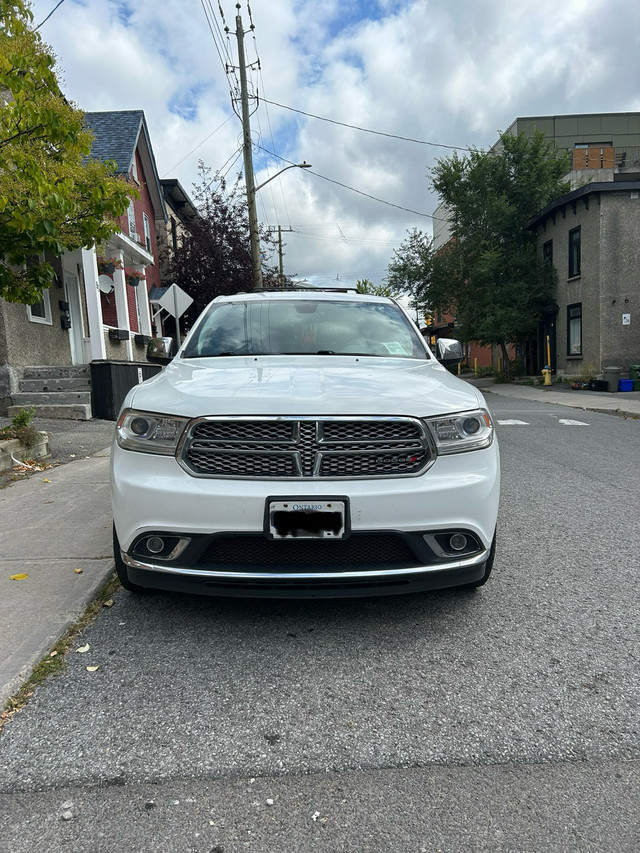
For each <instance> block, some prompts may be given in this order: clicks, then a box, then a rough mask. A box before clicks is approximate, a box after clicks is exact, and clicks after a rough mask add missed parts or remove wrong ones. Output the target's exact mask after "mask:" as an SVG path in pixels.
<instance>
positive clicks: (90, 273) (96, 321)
mask: <svg viewBox="0 0 640 853" xmlns="http://www.w3.org/2000/svg"><path fill="white" fill-rule="evenodd" d="M82 274H83V277H84V292H85V298H86V301H87V318H88V321H89V344H90V347H91V360H92V361H96V360H101V359H105V358H106V357H107V350H106V347H105V345H104V323H103V320H102V305H101V304H100V289H99V287H98V259H97V256H96V253H95V250H94V249H82Z"/></svg>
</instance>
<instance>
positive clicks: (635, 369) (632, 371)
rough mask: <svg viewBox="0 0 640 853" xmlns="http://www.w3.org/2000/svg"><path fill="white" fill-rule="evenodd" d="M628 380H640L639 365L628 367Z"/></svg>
mask: <svg viewBox="0 0 640 853" xmlns="http://www.w3.org/2000/svg"><path fill="white" fill-rule="evenodd" d="M629 379H640V364H630V365H629Z"/></svg>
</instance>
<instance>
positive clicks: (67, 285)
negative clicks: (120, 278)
mask: <svg viewBox="0 0 640 853" xmlns="http://www.w3.org/2000/svg"><path fill="white" fill-rule="evenodd" d="M64 291H65V297H66V301H67V302H68V303H69V319H70V320H71V328H70V329H69V347H70V349H71V363H72V364H84V363H85V362H84V351H83V346H82V339H83V336H84V332H83V328H82V303H81V302H80V288H79V286H78V276H76V275H72V274H71V273H65V276H64Z"/></svg>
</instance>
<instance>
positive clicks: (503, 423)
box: [498, 420, 529, 426]
mask: <svg viewBox="0 0 640 853" xmlns="http://www.w3.org/2000/svg"><path fill="white" fill-rule="evenodd" d="M498 423H499V424H500V426H529V423H528V421H516V420H508V421H498Z"/></svg>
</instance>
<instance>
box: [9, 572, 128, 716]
mask: <svg viewBox="0 0 640 853" xmlns="http://www.w3.org/2000/svg"><path fill="white" fill-rule="evenodd" d="M119 589H120V581H119V580H118V578H117V576H116V575H115V574H114V575H113V576H112V577H110V578H109V580H108V581H107V582H106V583H105V584H104V586H103V587H102V589H101V590H100V591H99V592H98V593H97V595H96V597H95V598H94V599H93V601H92V602H91V604H89V606H88V607H87V609H86V610H85V612H84V613H83V614H82V616H81V617H80V618H79V619H78V621H77V622H75V623H74V624H73V625H72V626H71V627H70V628H69V630H68V631H67V633H66V634H65V635H64V636H63V637H61V638H60V639H59V640H58V642H57V643H56V644H55V645H54V646H53V648H52V649H51V650H50V651H49V652H47V654H46V655H45V656H44V657H43V658H42V660H41V661H40V662H39V663H37V664H36V665H35V666H34V668H33V672H32V673H31V675H30V676H29V678H28V679H27V680H26V681H25V682H24V684H23V685H22V687H21V688H20V689H19V690H18V692H17V693H15V694H14V695H13V696H10V697H9V698H8V699H7V701H6V702H5V706H4V709H3V710H2V712H1V713H0V732H1V731H2V729H3V728H4V726H5V723H7V722H8V721H9V720H10V719H11V718H12V717H13V716H14V714H17V713H18V711H21V710H22V709H23V708H24V706H25V705H26V704H27V702H28V701H29V699H30V698H31V697H32V696H33V691H34V690H35V689H36V687H37V686H38V685H39V684H42V683H43V682H44V681H46V680H47V679H48V678H52V677H53V676H54V675H60V673H62V672H64V671H65V669H66V668H67V660H66V655H67V653H68V652H69V651H71V648H72V646H73V644H74V640H75V639H76V638H77V636H78V635H79V634H81V633H82V631H84V630H85V628H87V627H88V626H89V625H92V624H93V622H94V621H95V619H96V618H97V616H98V613H100V611H101V609H102V607H103V605H104V603H105V602H106V601H109V599H110V598H112V597H113V595H114V593H115V592H117V590H119Z"/></svg>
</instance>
